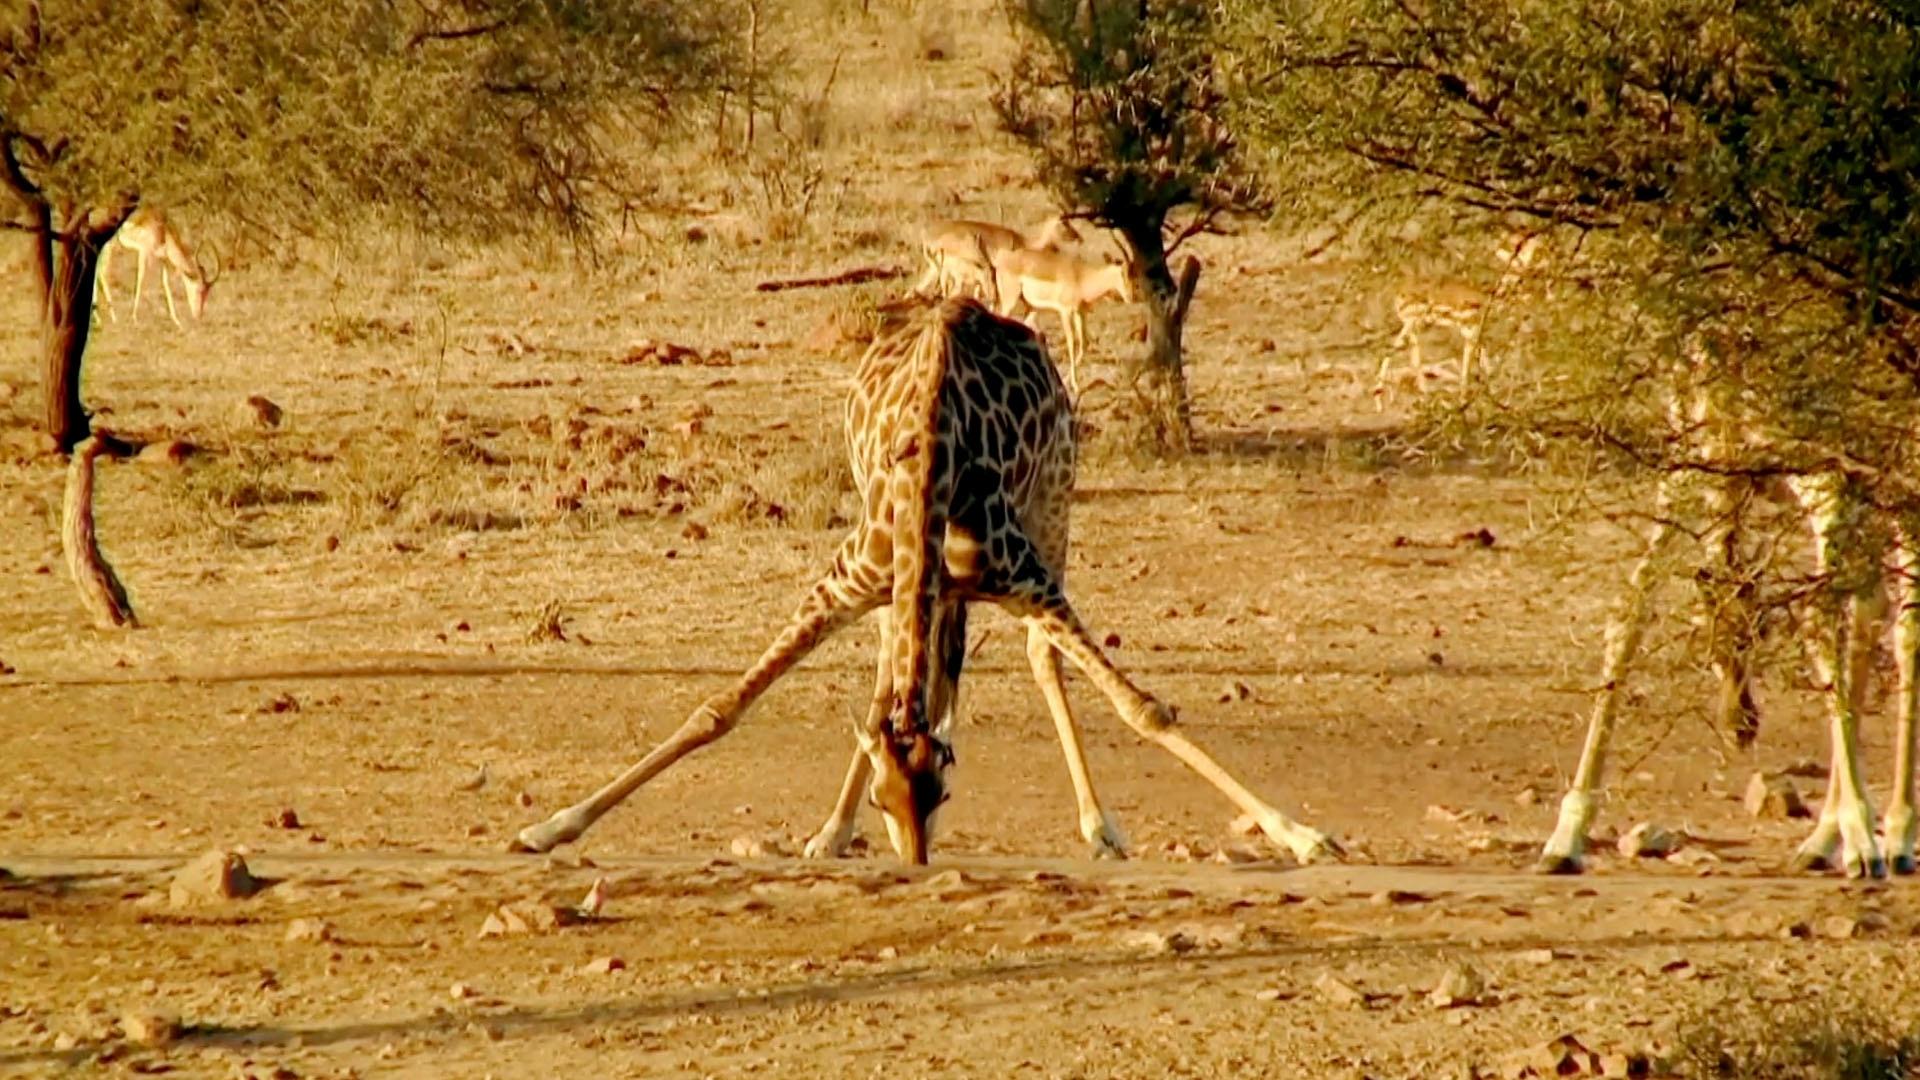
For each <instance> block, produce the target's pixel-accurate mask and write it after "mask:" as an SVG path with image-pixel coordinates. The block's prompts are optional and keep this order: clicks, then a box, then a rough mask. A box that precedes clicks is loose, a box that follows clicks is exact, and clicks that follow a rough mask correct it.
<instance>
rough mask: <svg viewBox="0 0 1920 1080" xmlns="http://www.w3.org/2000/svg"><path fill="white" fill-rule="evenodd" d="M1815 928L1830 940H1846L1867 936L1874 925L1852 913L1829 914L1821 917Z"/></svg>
mask: <svg viewBox="0 0 1920 1080" xmlns="http://www.w3.org/2000/svg"><path fill="white" fill-rule="evenodd" d="M1814 929H1815V930H1816V931H1817V932H1818V933H1819V935H1820V936H1821V937H1823V938H1826V939H1828V940H1830V941H1846V940H1849V939H1851V938H1857V937H1864V936H1866V934H1867V933H1868V932H1869V931H1870V930H1872V929H1873V927H1872V925H1871V924H1870V923H1869V922H1868V921H1867V920H1865V919H1861V918H1856V917H1855V916H1852V915H1829V916H1827V917H1826V918H1824V919H1821V920H1820V922H1819V923H1818V924H1817V925H1816V926H1815V927H1814Z"/></svg>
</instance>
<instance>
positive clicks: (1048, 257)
mask: <svg viewBox="0 0 1920 1080" xmlns="http://www.w3.org/2000/svg"><path fill="white" fill-rule="evenodd" d="M993 284H994V291H995V293H996V294H997V295H998V297H999V303H998V306H999V313H1000V314H1001V315H1003V316H1004V315H1012V314H1013V313H1014V311H1015V310H1016V309H1017V308H1019V307H1021V306H1022V305H1025V306H1026V307H1029V308H1032V309H1034V310H1037V311H1051V312H1053V313H1054V314H1055V315H1058V316H1060V326H1061V330H1062V332H1063V333H1064V335H1065V337H1066V353H1067V384H1068V385H1069V386H1070V387H1072V388H1073V394H1074V397H1076V398H1077V397H1079V396H1080V358H1081V357H1082V356H1083V355H1085V353H1086V350H1087V309H1088V308H1090V307H1092V306H1093V305H1094V304H1096V303H1098V302H1099V301H1101V300H1103V299H1105V298H1106V297H1108V296H1118V297H1119V298H1120V300H1121V302H1122V303H1127V304H1131V303H1133V302H1134V291H1133V266H1132V264H1131V263H1126V262H1119V263H1107V262H1089V261H1087V260H1085V259H1080V258H1076V257H1074V256H1072V255H1067V254H1063V253H1061V252H1057V251H1006V252H1002V253H1001V254H999V255H997V256H995V257H994V260H993Z"/></svg>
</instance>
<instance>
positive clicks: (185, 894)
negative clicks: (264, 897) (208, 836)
mask: <svg viewBox="0 0 1920 1080" xmlns="http://www.w3.org/2000/svg"><path fill="white" fill-rule="evenodd" d="M264 887H265V885H264V883H263V882H261V881H260V879H259V878H256V877H254V876H253V874H252V873H250V872H249V871H248V870H247V861H246V860H245V859H243V858H241V857H240V856H239V855H237V854H235V853H234V852H231V851H220V850H214V851H209V852H207V853H206V854H205V855H202V856H200V857H199V858H197V859H195V860H193V861H192V862H190V863H188V864H187V865H186V866H185V867H183V868H182V869H181V871H180V872H179V873H178V874H175V875H174V878H173V883H172V884H171V885H170V886H168V888H167V901H168V902H169V903H171V904H172V905H173V906H174V907H189V906H192V905H194V904H204V903H219V902H222V901H226V900H240V899H245V898H246V897H249V896H252V895H253V894H254V893H257V892H259V891H260V890H261V889H262V888H264Z"/></svg>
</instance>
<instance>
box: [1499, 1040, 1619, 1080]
mask: <svg viewBox="0 0 1920 1080" xmlns="http://www.w3.org/2000/svg"><path fill="white" fill-rule="evenodd" d="M1599 1064H1600V1061H1599V1057H1598V1055H1596V1054H1595V1053H1594V1052H1593V1051H1591V1050H1589V1049H1587V1048H1586V1047H1585V1046H1584V1045H1582V1044H1581V1042H1580V1040H1579V1039H1576V1038H1574V1037H1573V1036H1572V1035H1562V1036H1560V1037H1559V1038H1557V1039H1549V1040H1547V1041H1546V1042H1544V1043H1541V1044H1539V1045H1538V1046H1530V1047H1528V1048H1527V1049H1525V1050H1521V1051H1519V1052H1518V1053H1516V1054H1514V1055H1513V1056H1512V1057H1511V1058H1510V1059H1509V1061H1508V1068H1507V1069H1506V1070H1505V1071H1506V1075H1508V1076H1510V1077H1515V1078H1519V1077H1533V1076H1541V1077H1544V1076H1579V1075H1581V1074H1583V1073H1584V1074H1586V1075H1593V1074H1595V1073H1598V1072H1599V1071H1600V1069H1599Z"/></svg>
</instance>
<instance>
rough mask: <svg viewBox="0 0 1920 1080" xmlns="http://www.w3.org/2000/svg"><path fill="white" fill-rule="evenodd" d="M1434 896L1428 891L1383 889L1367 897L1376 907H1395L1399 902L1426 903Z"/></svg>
mask: <svg viewBox="0 0 1920 1080" xmlns="http://www.w3.org/2000/svg"><path fill="white" fill-rule="evenodd" d="M1432 899H1433V897H1431V896H1428V895H1427V894H1426V893H1418V892H1413V891H1412V890H1410V889H1382V890H1380V891H1379V892H1377V893H1374V894H1373V895H1372V896H1370V897H1368V898H1367V902H1368V903H1370V904H1372V905H1373V906H1374V907H1394V906H1396V905H1399V904H1424V903H1426V902H1427V901H1429V900H1432Z"/></svg>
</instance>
